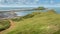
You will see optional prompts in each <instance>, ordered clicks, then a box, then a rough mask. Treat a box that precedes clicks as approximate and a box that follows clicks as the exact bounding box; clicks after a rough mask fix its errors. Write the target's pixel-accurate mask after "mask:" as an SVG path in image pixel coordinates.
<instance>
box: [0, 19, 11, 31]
mask: <svg viewBox="0 0 60 34" xmlns="http://www.w3.org/2000/svg"><path fill="white" fill-rule="evenodd" d="M9 27H10V22H9V21H8V20H0V31H2V30H5V29H7V28H9Z"/></svg>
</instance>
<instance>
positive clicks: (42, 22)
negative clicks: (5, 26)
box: [4, 10, 60, 34]
mask: <svg viewBox="0 0 60 34" xmlns="http://www.w3.org/2000/svg"><path fill="white" fill-rule="evenodd" d="M32 15H33V16H32ZM17 20H18V19H17ZM13 21H15V20H13ZM15 23H16V24H15V28H14V29H11V31H6V32H5V33H4V34H60V33H59V32H60V14H56V13H55V12H54V11H53V10H52V11H51V12H33V13H32V14H29V15H26V16H24V17H21V19H20V18H19V21H15Z"/></svg>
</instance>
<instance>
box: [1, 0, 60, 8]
mask: <svg viewBox="0 0 60 34" xmlns="http://www.w3.org/2000/svg"><path fill="white" fill-rule="evenodd" d="M38 6H45V7H60V0H0V7H38Z"/></svg>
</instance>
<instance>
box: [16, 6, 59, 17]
mask: <svg viewBox="0 0 60 34" xmlns="http://www.w3.org/2000/svg"><path fill="white" fill-rule="evenodd" d="M48 9H53V10H55V11H56V13H57V14H60V7H48ZM38 11H42V10H38ZM46 11H47V10H43V12H46ZM32 12H37V10H35V11H34V10H32V11H22V12H16V13H17V15H18V16H24V15H27V14H31V13H32Z"/></svg>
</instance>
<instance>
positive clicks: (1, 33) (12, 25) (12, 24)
mask: <svg viewBox="0 0 60 34" xmlns="http://www.w3.org/2000/svg"><path fill="white" fill-rule="evenodd" d="M9 21H10V24H11V26H10V27H9V28H8V29H6V30H4V31H1V32H0V34H5V33H6V32H9V31H10V30H11V29H14V27H15V23H14V22H13V21H12V20H9Z"/></svg>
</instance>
